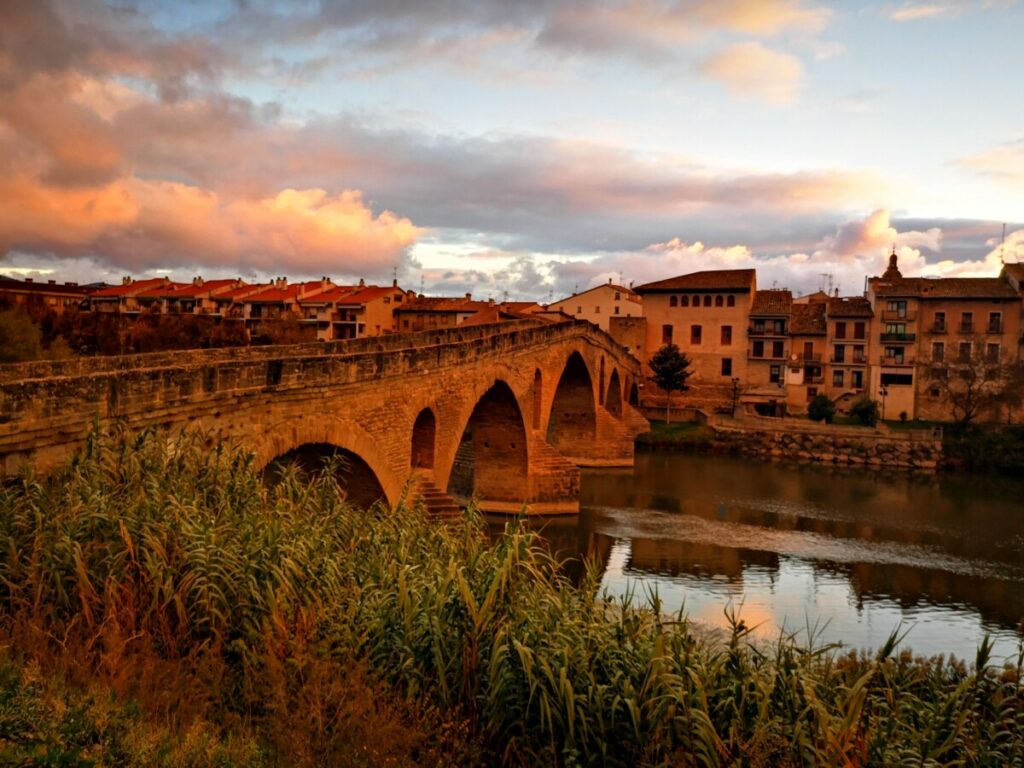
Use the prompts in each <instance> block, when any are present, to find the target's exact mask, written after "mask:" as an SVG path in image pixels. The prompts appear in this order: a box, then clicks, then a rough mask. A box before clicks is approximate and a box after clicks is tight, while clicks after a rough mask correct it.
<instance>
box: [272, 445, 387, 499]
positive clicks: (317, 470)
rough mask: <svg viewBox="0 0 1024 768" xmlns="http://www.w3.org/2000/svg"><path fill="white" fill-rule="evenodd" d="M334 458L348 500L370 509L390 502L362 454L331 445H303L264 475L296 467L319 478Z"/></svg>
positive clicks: (340, 483)
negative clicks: (377, 504) (376, 503)
mask: <svg viewBox="0 0 1024 768" xmlns="http://www.w3.org/2000/svg"><path fill="white" fill-rule="evenodd" d="M333 459H338V460H339V464H338V465H337V469H336V471H335V479H336V480H337V481H338V485H340V486H341V487H342V488H343V489H344V491H345V498H346V500H347V501H348V502H350V503H351V504H352V505H354V506H357V507H361V508H363V509H368V508H369V507H371V506H373V504H374V503H375V502H378V501H383V502H385V503H387V500H388V499H387V494H386V493H385V492H384V486H383V485H381V482H380V479H379V478H378V477H377V473H376V472H374V471H373V469H372V468H371V467H370V465H369V464H368V463H367V462H366V460H365V459H363V458H362V457H361V456H359V455H358V454H355V453H353V452H352V451H349V450H346V449H345V448H339V447H338V446H336V445H331V444H329V443H303V444H302V445H300V446H298V447H296V448H293V449H291V450H290V451H287V452H286V453H283V454H281V455H280V456H278V457H276V458H274V459H273V460H271V461H270V463H268V464H267V465H266V467H265V468H264V472H265V473H266V474H267V475H269V476H270V477H271V478H273V477H274V476H275V475H278V474H279V473H280V472H283V471H284V470H285V468H286V467H288V466H290V465H295V466H297V467H298V468H299V469H301V470H302V471H304V472H306V473H308V474H310V475H314V476H315V475H319V474H321V473H322V472H323V471H324V470H325V468H326V467H327V466H328V464H329V462H331V461H332V460H333Z"/></svg>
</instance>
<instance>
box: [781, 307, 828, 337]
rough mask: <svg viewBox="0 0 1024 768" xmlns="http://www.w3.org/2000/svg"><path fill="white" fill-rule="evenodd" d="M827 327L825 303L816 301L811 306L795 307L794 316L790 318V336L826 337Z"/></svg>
mask: <svg viewBox="0 0 1024 768" xmlns="http://www.w3.org/2000/svg"><path fill="white" fill-rule="evenodd" d="M827 327H828V323H827V322H826V320H825V304H824V302H821V301H815V302H813V303H811V304H794V305H793V314H792V315H790V318H789V333H790V335H792V336H815V335H824V334H825V330H826V329H827Z"/></svg>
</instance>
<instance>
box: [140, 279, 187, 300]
mask: <svg viewBox="0 0 1024 768" xmlns="http://www.w3.org/2000/svg"><path fill="white" fill-rule="evenodd" d="M190 285H191V283H167V284H166V285H158V286H156V287H154V288H147V289H146V290H144V291H139V292H138V293H136V294H135V298H137V299H162V298H164V297H165V296H168V295H170V294H172V293H174V292H175V291H178V290H181V289H182V288H187V287H189V286H190Z"/></svg>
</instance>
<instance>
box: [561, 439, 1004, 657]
mask: <svg viewBox="0 0 1024 768" xmlns="http://www.w3.org/2000/svg"><path fill="white" fill-rule="evenodd" d="M581 500H582V507H583V511H582V513H581V514H580V515H579V516H578V517H573V518H560V519H556V520H548V521H544V524H543V527H542V535H543V536H544V537H545V539H546V540H547V541H548V542H549V545H550V546H551V548H552V550H553V551H555V552H556V554H559V555H560V556H563V557H565V556H581V555H584V554H587V553H590V554H591V555H592V556H594V557H597V558H598V559H599V561H600V563H601V564H602V566H603V569H604V577H603V583H604V585H605V586H606V587H607V588H608V589H609V590H610V591H612V592H613V593H623V592H624V591H625V590H626V589H628V588H629V586H630V585H631V584H632V585H633V586H634V587H637V586H640V587H644V588H657V590H658V593H659V595H660V596H661V598H662V600H663V602H664V604H665V607H666V608H667V609H669V610H674V609H677V608H679V607H680V606H683V605H684V604H685V608H686V612H687V613H688V614H689V615H690V616H692V617H694V618H697V619H700V620H702V621H706V622H708V623H711V624H714V625H721V624H723V623H724V615H723V610H724V609H725V607H726V606H727V605H730V604H731V605H733V606H735V607H739V606H740V605H741V604H742V615H743V617H744V618H745V619H746V620H747V623H748V624H752V623H760V625H761V628H760V631H761V632H762V633H763V634H765V635H774V634H777V632H778V631H779V629H780V628H782V627H785V628H786V629H788V630H790V631H797V630H801V629H804V628H806V627H807V626H812V627H815V626H816V627H818V628H819V630H820V633H819V634H820V639H822V640H824V641H829V642H831V641H840V642H843V643H845V644H846V645H849V646H852V647H873V646H877V645H880V644H881V643H883V642H884V641H885V639H886V637H887V636H888V635H889V633H890V632H891V631H892V630H893V629H894V628H895V627H896V626H897V625H899V624H900V623H902V624H903V626H904V628H908V627H909V628H910V633H909V635H908V639H907V643H908V644H909V645H910V646H911V647H913V648H914V650H915V651H917V652H920V653H928V654H933V653H954V654H956V655H957V656H960V657H967V658H973V655H974V651H975V648H976V646H977V643H978V642H979V640H980V639H981V637H982V635H983V634H984V633H986V632H988V633H990V634H992V635H993V636H994V638H995V640H996V644H997V652H998V653H999V654H1002V655H1003V656H1009V655H1011V654H1014V653H1015V652H1016V647H1017V642H1018V638H1019V637H1020V635H1019V631H1020V630H1019V628H1020V624H1021V620H1022V618H1024V482H1022V481H1021V480H1011V479H1006V480H993V479H991V478H972V477H935V476H929V475H924V476H918V475H911V474H907V473H893V474H886V473H883V472H870V471H863V470H860V471H857V470H852V471H851V470H845V469H844V470H832V469H826V468H820V467H807V466H792V467H790V466H784V465H779V464H770V463H758V462H751V461H748V460H744V459H738V458H731V457H707V456H689V455H680V454H657V453H654V454H642V455H640V456H638V457H637V465H636V467H635V469H634V470H633V471H626V472H623V471H614V472H612V471H603V472H588V473H586V474H585V475H584V480H583V487H582V498H581ZM577 567H578V566H577ZM826 623H827V626H824V628H822V625H824V624H826Z"/></svg>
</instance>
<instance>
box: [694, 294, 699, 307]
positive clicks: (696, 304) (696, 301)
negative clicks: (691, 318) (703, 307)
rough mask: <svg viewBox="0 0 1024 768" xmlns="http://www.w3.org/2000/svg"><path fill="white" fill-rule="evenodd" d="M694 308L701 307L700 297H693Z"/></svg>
mask: <svg viewBox="0 0 1024 768" xmlns="http://www.w3.org/2000/svg"><path fill="white" fill-rule="evenodd" d="M693 306H695V307H699V306H700V296H694V297H693Z"/></svg>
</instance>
